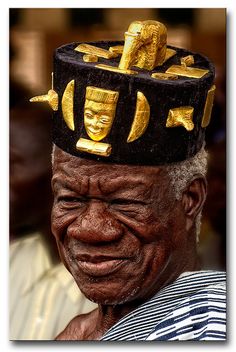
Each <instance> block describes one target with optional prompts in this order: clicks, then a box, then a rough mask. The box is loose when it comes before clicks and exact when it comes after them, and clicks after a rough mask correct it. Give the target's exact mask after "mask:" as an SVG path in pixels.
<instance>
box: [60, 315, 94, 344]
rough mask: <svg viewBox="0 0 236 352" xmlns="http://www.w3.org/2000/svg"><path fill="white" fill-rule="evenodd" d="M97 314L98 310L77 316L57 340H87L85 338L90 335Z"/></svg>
mask: <svg viewBox="0 0 236 352" xmlns="http://www.w3.org/2000/svg"><path fill="white" fill-rule="evenodd" d="M96 313H97V309H95V310H93V311H92V312H90V313H87V314H81V315H78V316H76V317H75V318H73V319H72V320H71V321H70V322H69V324H68V325H67V326H66V328H65V329H64V330H63V331H62V332H61V333H60V334H59V335H58V336H57V337H56V339H55V340H70V341H73V340H86V338H85V336H86V335H89V334H90V330H91V329H92V328H93V324H92V322H93V318H94V316H95V315H96Z"/></svg>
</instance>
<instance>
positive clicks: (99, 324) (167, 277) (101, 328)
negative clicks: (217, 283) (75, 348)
mask: <svg viewBox="0 0 236 352" xmlns="http://www.w3.org/2000/svg"><path fill="white" fill-rule="evenodd" d="M175 263H176V260H175ZM196 270H199V262H198V258H197V256H196V255H195V256H194V255H193V256H192V257H191V261H190V262H188V263H185V265H184V266H182V267H176V270H173V267H172V266H171V265H170V266H167V267H166V268H165V270H164V272H163V273H162V275H161V278H163V279H160V281H159V286H158V289H157V288H155V289H153V290H150V292H149V294H148V295H146V296H144V297H143V298H142V299H137V300H134V301H131V302H127V303H124V304H117V305H99V307H98V310H97V314H96V318H95V319H94V330H93V332H92V334H91V337H92V338H93V339H97V340H99V339H100V338H101V337H102V336H103V335H104V334H105V333H106V332H107V331H108V330H109V329H110V328H111V327H112V326H113V325H115V324H116V323H117V322H118V321H119V320H120V319H122V318H123V317H124V316H126V315H127V314H129V313H130V312H132V311H133V310H135V309H136V308H138V307H139V306H140V305H142V304H143V303H145V302H147V301H148V300H149V299H150V298H152V297H153V296H154V295H155V294H156V293H157V292H159V291H160V290H161V289H162V288H163V287H165V286H167V285H169V284H171V283H172V282H174V281H175V280H176V279H177V278H178V277H179V276H180V274H182V273H184V272H187V271H196ZM89 339H90V338H89Z"/></svg>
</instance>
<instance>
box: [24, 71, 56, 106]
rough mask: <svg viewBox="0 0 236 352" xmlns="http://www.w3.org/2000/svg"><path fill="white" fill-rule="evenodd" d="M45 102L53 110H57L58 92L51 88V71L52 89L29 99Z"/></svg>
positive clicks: (34, 101)
mask: <svg viewBox="0 0 236 352" xmlns="http://www.w3.org/2000/svg"><path fill="white" fill-rule="evenodd" d="M45 101H46V102H47V103H48V104H49V106H50V107H51V108H52V110H53V111H57V110H58V94H57V93H56V92H55V90H54V89H53V72H52V89H50V90H49V91H48V93H47V94H44V95H37V96H36V97H33V98H31V99H30V102H31V103H42V102H45Z"/></svg>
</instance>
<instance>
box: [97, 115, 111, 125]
mask: <svg viewBox="0 0 236 352" xmlns="http://www.w3.org/2000/svg"><path fill="white" fill-rule="evenodd" d="M110 120H111V119H110V118H109V117H108V116H101V117H100V122H102V123H104V124H107V123H110Z"/></svg>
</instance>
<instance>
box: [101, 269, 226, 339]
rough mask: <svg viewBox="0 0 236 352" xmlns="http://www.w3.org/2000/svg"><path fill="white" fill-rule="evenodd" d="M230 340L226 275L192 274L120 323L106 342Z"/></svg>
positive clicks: (177, 281) (215, 272)
mask: <svg viewBox="0 0 236 352" xmlns="http://www.w3.org/2000/svg"><path fill="white" fill-rule="evenodd" d="M225 339H226V275H225V273H224V272H217V271H198V272H188V273H184V274H182V275H180V277H179V278H178V279H177V280H176V281H175V282H174V283H172V284H170V285H168V286H166V287H165V288H163V289H162V290H160V291H159V292H158V293H157V294H156V295H155V296H154V297H153V298H152V299H150V300H149V301H148V302H146V303H144V304H143V305H141V306H140V307H138V308H137V309H136V310H134V311H133V312H131V313H130V314H128V315H126V316H125V317H124V318H122V319H121V320H120V321H119V322H117V323H116V324H115V325H114V326H113V327H112V328H111V329H109V330H108V332H107V333H106V334H105V335H104V336H103V337H102V339H101V340H103V341H143V340H157V341H158V340H159V341H167V340H169V341H171V340H172V341H176V340H198V341H200V340H214V341H217V340H225Z"/></svg>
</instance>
